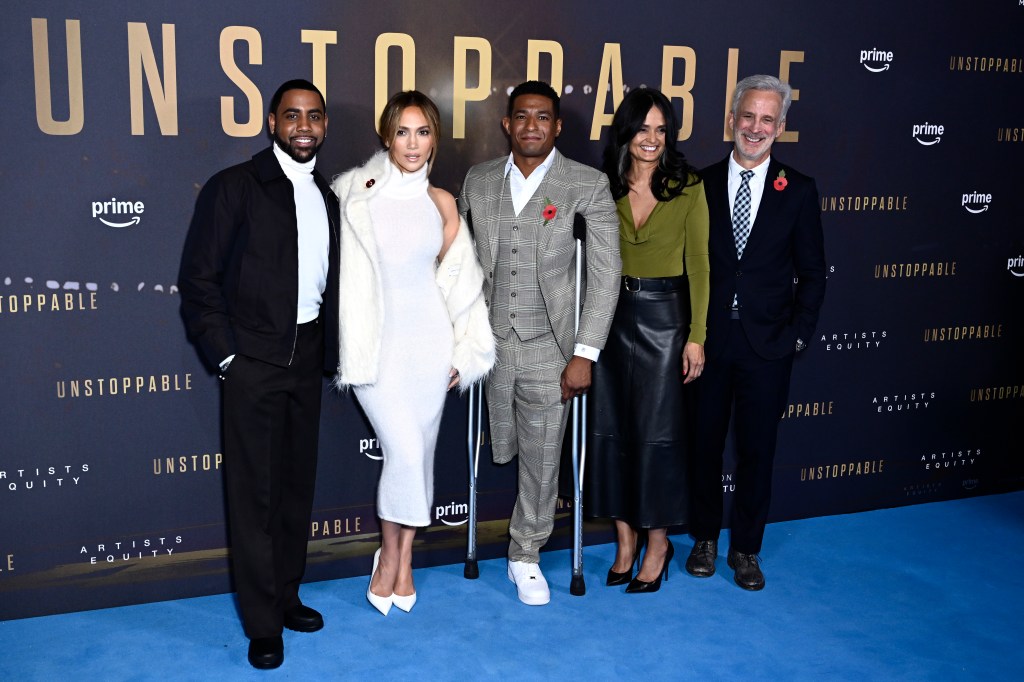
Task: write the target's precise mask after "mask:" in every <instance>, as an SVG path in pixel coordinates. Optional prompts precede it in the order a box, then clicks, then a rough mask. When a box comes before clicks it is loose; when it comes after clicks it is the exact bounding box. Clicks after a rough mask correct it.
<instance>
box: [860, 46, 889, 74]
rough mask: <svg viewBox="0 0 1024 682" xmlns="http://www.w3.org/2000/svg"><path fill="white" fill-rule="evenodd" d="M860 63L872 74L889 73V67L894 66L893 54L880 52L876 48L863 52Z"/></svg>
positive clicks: (861, 52)
mask: <svg viewBox="0 0 1024 682" xmlns="http://www.w3.org/2000/svg"><path fill="white" fill-rule="evenodd" d="M860 63H861V65H862V66H863V67H864V68H865V69H867V70H868V71H870V72H872V73H879V72H881V71H888V70H889V65H890V64H892V52H887V51H885V50H879V49H878V48H874V47H873V48H871V49H870V50H861V51H860Z"/></svg>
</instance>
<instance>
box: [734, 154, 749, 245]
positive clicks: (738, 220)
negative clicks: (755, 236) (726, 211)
mask: <svg viewBox="0 0 1024 682" xmlns="http://www.w3.org/2000/svg"><path fill="white" fill-rule="evenodd" d="M753 175H754V171H752V170H745V171H741V172H740V178H742V182H741V183H740V188H739V189H738V190H736V201H735V202H734V203H733V207H732V236H733V237H734V238H735V239H736V256H737V257H738V258H743V249H745V248H746V247H747V238H748V237H750V178H751V177H752V176H753Z"/></svg>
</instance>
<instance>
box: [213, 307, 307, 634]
mask: <svg viewBox="0 0 1024 682" xmlns="http://www.w3.org/2000/svg"><path fill="white" fill-rule="evenodd" d="M323 358H324V335H323V325H322V324H320V323H318V322H310V323H307V324H303V325H299V330H298V334H297V338H296V343H295V354H294V357H293V359H292V364H291V365H290V366H289V367H278V366H277V365H271V364H268V363H265V362H262V361H260V360H256V359H254V358H250V357H246V356H244V355H241V354H239V355H236V356H235V359H234V360H233V361H232V362H231V366H230V367H229V368H228V371H227V373H226V375H225V379H224V393H223V396H224V412H223V427H224V460H225V463H224V476H225V481H226V487H227V499H228V531H229V537H230V540H231V567H232V575H233V577H234V582H235V591H236V592H237V594H238V605H239V610H240V611H241V614H242V625H243V626H244V628H245V634H246V636H248V637H249V638H250V639H255V638H259V637H275V636H277V635H280V634H281V631H282V629H283V623H284V612H285V610H287V609H290V608H292V607H293V606H298V605H299V604H301V601H300V600H299V583H300V582H301V581H302V575H303V573H304V572H305V570H306V546H307V540H308V537H309V521H310V514H311V510H312V506H313V486H314V480H315V478H316V460H317V448H318V443H319V436H320V396H321V388H322V383H323Z"/></svg>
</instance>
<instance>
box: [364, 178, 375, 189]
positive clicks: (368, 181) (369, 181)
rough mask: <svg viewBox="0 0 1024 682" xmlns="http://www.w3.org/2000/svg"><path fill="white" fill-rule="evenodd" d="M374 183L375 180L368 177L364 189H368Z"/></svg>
mask: <svg viewBox="0 0 1024 682" xmlns="http://www.w3.org/2000/svg"><path fill="white" fill-rule="evenodd" d="M375 184H377V181H376V180H374V179H373V178H370V179H369V180H367V181H366V189H370V188H371V187H373V186H374V185H375Z"/></svg>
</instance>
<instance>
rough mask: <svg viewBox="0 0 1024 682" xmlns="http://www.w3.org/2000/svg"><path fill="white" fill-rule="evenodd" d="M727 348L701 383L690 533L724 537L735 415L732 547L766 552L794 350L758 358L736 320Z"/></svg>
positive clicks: (706, 370) (702, 537)
mask: <svg viewBox="0 0 1024 682" xmlns="http://www.w3.org/2000/svg"><path fill="white" fill-rule="evenodd" d="M729 324H730V330H729V335H728V340H727V342H726V345H725V347H724V348H723V349H722V352H721V353H720V354H719V355H718V356H716V357H715V358H714V360H708V362H707V363H706V364H705V366H704V373H703V375H702V376H701V378H700V379H699V380H698V381H697V384H698V386H697V408H696V411H697V414H696V424H697V428H696V437H695V441H696V442H695V453H694V457H693V485H692V491H691V492H692V495H693V497H692V500H691V502H692V510H691V519H690V521H691V523H690V533H691V534H692V535H693V536H694V537H695V538H696V539H697V540H717V539H718V534H719V531H720V530H721V528H722V452H723V450H724V449H725V439H726V435H727V434H728V431H729V417H730V414H734V415H735V417H734V418H735V427H736V455H737V462H736V478H735V483H736V491H735V496H734V506H733V512H732V523H731V524H730V525H731V528H732V532H731V536H730V547H731V548H732V549H734V550H735V551H737V552H741V553H744V554H756V553H758V552H760V551H761V540H762V539H763V538H764V527H765V523H766V522H767V521H768V508H769V506H770V505H771V497H772V473H773V465H774V462H775V443H776V438H777V436H778V427H779V420H780V419H781V417H782V412H783V410H784V409H785V407H786V400H787V398H788V396H789V378H790V373H791V371H792V368H793V354H792V353H790V354H789V355H786V356H785V357H782V358H779V359H776V360H766V359H764V358H762V357H761V356H759V355H758V354H757V353H756V352H755V351H754V349H753V348H752V347H751V345H750V342H749V341H748V340H747V335H746V333H745V332H744V331H743V326H742V324H741V323H740V321H739V320H732V321H731V322H730V323H729Z"/></svg>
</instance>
